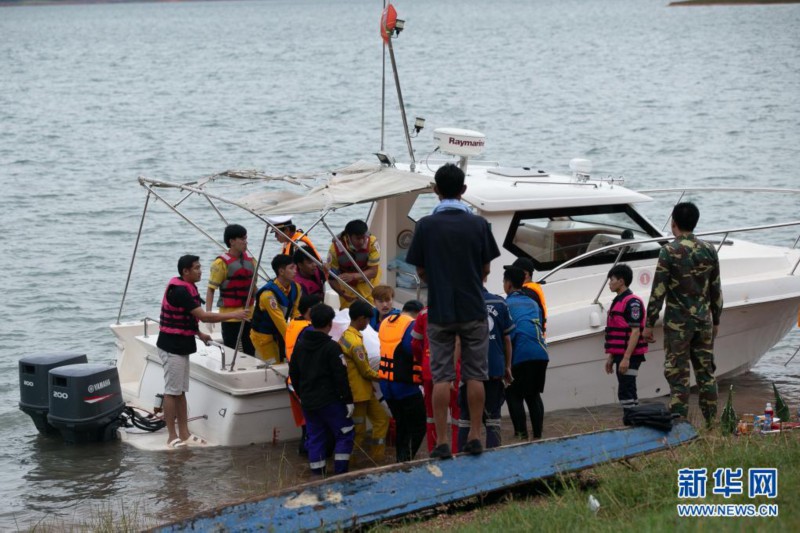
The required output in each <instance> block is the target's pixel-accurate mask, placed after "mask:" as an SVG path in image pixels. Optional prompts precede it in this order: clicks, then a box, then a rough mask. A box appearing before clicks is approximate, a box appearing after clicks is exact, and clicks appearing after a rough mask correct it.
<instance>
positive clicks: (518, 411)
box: [503, 267, 550, 439]
mask: <svg viewBox="0 0 800 533" xmlns="http://www.w3.org/2000/svg"><path fill="white" fill-rule="evenodd" d="M524 282H525V273H524V272H523V271H522V270H521V269H519V268H515V267H512V268H507V269H506V270H505V272H504V273H503V289H504V290H505V293H506V294H507V295H508V296H507V297H506V304H507V305H508V310H509V312H510V313H511V318H512V319H513V320H514V325H515V326H516V327H515V329H514V331H513V333H512V335H511V343H512V354H511V375H512V376H513V378H514V380H513V382H512V383H511V386H510V387H508V389H507V390H506V403H508V412H509V414H510V415H511V422H512V423H513V424H514V433H515V434H516V436H517V437H518V438H523V439H527V438H528V427H527V422H526V421H525V408H524V407H523V406H522V403H523V401H524V402H525V404H527V406H528V412H529V413H530V417H531V426H532V428H533V438H534V439H540V438H541V437H542V425H543V422H544V404H543V403H542V397H541V393H543V392H544V382H545V375H546V373H547V363H548V362H549V360H550V357H549V356H548V354H547V345H546V344H545V340H544V333H543V332H542V310H541V308H540V307H539V304H537V303H536V302H535V301H533V300H532V299H531V298H530V297H528V296H526V295H525V293H523V292H522V285H523V283H524Z"/></svg>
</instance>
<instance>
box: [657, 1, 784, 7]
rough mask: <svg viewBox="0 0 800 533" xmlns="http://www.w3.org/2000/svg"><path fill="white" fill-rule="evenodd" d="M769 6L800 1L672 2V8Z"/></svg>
mask: <svg viewBox="0 0 800 533" xmlns="http://www.w3.org/2000/svg"><path fill="white" fill-rule="evenodd" d="M769 4H800V0H682V1H680V2H670V3H669V5H670V7H672V6H675V7H684V6H687V7H688V6H758V5H769Z"/></svg>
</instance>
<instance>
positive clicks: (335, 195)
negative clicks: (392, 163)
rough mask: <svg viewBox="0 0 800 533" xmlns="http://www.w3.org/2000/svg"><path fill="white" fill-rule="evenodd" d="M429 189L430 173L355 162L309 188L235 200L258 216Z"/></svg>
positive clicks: (362, 201) (329, 206)
mask: <svg viewBox="0 0 800 533" xmlns="http://www.w3.org/2000/svg"><path fill="white" fill-rule="evenodd" d="M430 190H431V178H430V176H424V175H422V174H416V173H413V172H408V171H405V170H398V169H396V168H392V167H383V166H380V165H376V164H372V163H366V162H364V161H358V162H356V163H353V164H352V165H349V166H347V167H344V168H341V169H338V170H334V171H331V172H330V178H329V179H328V181H327V182H326V183H323V184H321V185H318V186H316V187H313V188H311V189H305V190H280V191H278V190H272V191H264V192H256V193H252V194H249V195H247V196H245V197H243V198H239V199H238V200H237V201H236V203H237V204H239V205H241V206H242V207H244V208H246V209H248V210H250V211H252V212H253V213H256V214H259V215H282V214H286V215H288V214H297V213H310V212H321V211H327V210H329V209H337V208H340V207H345V206H348V205H353V204H359V203H365V202H372V201H375V200H382V199H384V198H390V197H392V196H397V195H400V194H406V193H410V192H416V191H419V192H428V191H430Z"/></svg>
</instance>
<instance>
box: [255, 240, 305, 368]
mask: <svg viewBox="0 0 800 533" xmlns="http://www.w3.org/2000/svg"><path fill="white" fill-rule="evenodd" d="M272 270H273V271H274V272H275V279H273V280H270V281H268V282H267V283H266V284H264V286H263V287H261V288H260V289H259V290H258V292H257V293H256V298H255V299H256V308H255V312H254V313H253V323H252V326H251V327H252V330H251V331H250V340H252V341H253V345H254V346H255V347H256V354H257V355H258V357H259V358H260V359H263V360H264V361H273V362H276V363H277V362H280V361H283V360H284V359H286V327H287V325H288V323H289V320H291V319H293V318H296V317H297V316H298V307H299V305H298V304H299V303H300V296H301V295H302V290H301V289H300V285H298V284H297V283H295V282H294V276H295V274H296V272H297V267H295V265H294V262H293V260H292V258H291V257H289V256H288V255H283V254H278V255H276V256H275V257H274V258H273V259H272Z"/></svg>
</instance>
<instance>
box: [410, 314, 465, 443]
mask: <svg viewBox="0 0 800 533" xmlns="http://www.w3.org/2000/svg"><path fill="white" fill-rule="evenodd" d="M413 301H416V300H413ZM460 344H461V343H460V342H459V340H458V338H456V345H455V358H456V361H457V362H456V379H455V383H460V381H461V364H460V358H461V357H460V356H461V346H460ZM411 351H412V353H413V354H414V357H415V358H417V359H419V360H420V361H422V396H423V399H424V401H425V417H426V419H425V426H426V428H425V441H426V443H427V445H428V453H431V452H432V451H433V449H434V448H435V447H436V440H437V439H436V423H435V422H434V419H433V376H432V374H431V350H430V345H429V344H428V308H427V307H425V308H423V309H421V310H420V313H419V315H417V319H416V320H415V321H414V329H412V330H411ZM449 407H450V415H449V420H450V429H451V432H452V435H451V438H452V440H451V442H452V443H453V447H454V448H456V449H458V446H457V444H456V443H457V442H458V436H459V425H458V424H459V420H460V418H461V408H460V406H459V403H458V389H457V388H456V387H455V386H453V387H451V388H450V406H449Z"/></svg>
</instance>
